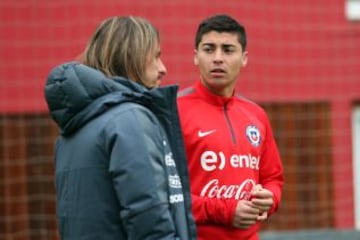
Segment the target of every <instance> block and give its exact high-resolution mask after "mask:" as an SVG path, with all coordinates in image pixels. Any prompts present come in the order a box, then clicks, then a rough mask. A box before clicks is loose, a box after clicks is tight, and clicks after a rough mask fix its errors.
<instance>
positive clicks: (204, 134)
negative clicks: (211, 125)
mask: <svg viewBox="0 0 360 240" xmlns="http://www.w3.org/2000/svg"><path fill="white" fill-rule="evenodd" d="M214 132H216V129H213V130H210V131H206V132H203V131H201V130H199V131H198V136H199V137H200V138H202V137H205V136H207V135H209V134H212V133H214Z"/></svg>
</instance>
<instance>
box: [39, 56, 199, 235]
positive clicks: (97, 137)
mask: <svg viewBox="0 0 360 240" xmlns="http://www.w3.org/2000/svg"><path fill="white" fill-rule="evenodd" d="M176 92H177V86H168V87H163V88H156V89H152V90H149V89H146V88H145V87H143V86H141V85H139V84H137V83H135V82H133V81H130V80H128V79H124V78H121V77H113V78H107V77H106V76H105V75H104V74H102V73H101V72H100V71H98V70H95V69H93V68H90V67H87V66H85V65H82V64H80V63H75V62H70V63H65V64H62V65H60V66H57V67H55V68H54V69H53V70H52V71H51V72H50V74H49V77H48V80H47V83H46V86H45V97H46V101H47V104H48V108H49V112H50V114H51V116H52V118H53V119H54V121H55V122H56V123H57V125H58V126H59V129H60V135H59V137H58V139H57V140H56V144H55V170H56V172H55V177H56V179H55V185H56V193H57V217H58V223H59V232H60V235H61V238H62V239H66V240H82V239H86V240H91V239H102V240H115V239H116V240H122V239H134V240H135V239H142V240H144V239H182V240H183V239H184V240H186V239H195V238H196V232H195V224H194V221H193V217H192V214H191V205H190V193H189V192H190V190H189V180H188V172H187V163H186V158H185V152H184V145H183V139H182V134H181V131H180V125H179V118H178V112H177V107H176Z"/></svg>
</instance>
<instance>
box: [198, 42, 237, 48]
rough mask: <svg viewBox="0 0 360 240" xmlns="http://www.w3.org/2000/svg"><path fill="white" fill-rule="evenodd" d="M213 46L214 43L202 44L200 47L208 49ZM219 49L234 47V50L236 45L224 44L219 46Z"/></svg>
mask: <svg viewBox="0 0 360 240" xmlns="http://www.w3.org/2000/svg"><path fill="white" fill-rule="evenodd" d="M215 45H216V44H215V43H203V44H202V46H209V47H213V46H215ZM221 47H224V48H230V47H234V48H236V45H234V44H231V43H224V44H221Z"/></svg>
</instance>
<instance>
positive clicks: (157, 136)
mask: <svg viewBox="0 0 360 240" xmlns="http://www.w3.org/2000/svg"><path fill="white" fill-rule="evenodd" d="M120 115H121V116H120V117H119V116H116V117H114V119H113V120H112V121H111V124H108V126H107V129H108V130H107V132H108V133H107V136H106V138H107V139H108V140H107V141H108V143H107V146H108V151H109V153H110V166H109V171H110V173H111V176H112V181H113V187H114V189H115V192H116V196H117V198H118V201H119V204H120V208H121V211H120V213H119V215H120V218H121V222H122V224H123V226H124V228H125V231H126V235H127V238H128V239H133V240H137V239H177V237H176V236H175V226H174V222H173V220H172V217H171V213H170V211H169V205H168V204H169V200H168V192H167V185H168V183H167V181H168V180H167V174H166V171H165V169H164V167H165V165H164V155H163V150H162V149H163V144H164V143H163V141H162V136H161V132H160V129H159V125H158V124H157V123H158V122H157V121H156V119H155V117H153V115H152V114H151V113H150V112H149V111H148V110H147V109H143V108H140V107H139V108H136V109H134V108H131V109H128V110H126V111H125V112H123V113H120Z"/></svg>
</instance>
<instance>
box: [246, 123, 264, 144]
mask: <svg viewBox="0 0 360 240" xmlns="http://www.w3.org/2000/svg"><path fill="white" fill-rule="evenodd" d="M246 136H247V138H248V140H249V142H250V143H251V144H252V145H253V146H254V147H257V146H259V145H260V140H261V136H260V131H259V129H258V128H257V127H256V126H254V125H249V126H247V128H246Z"/></svg>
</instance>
